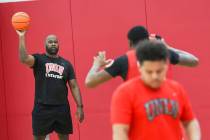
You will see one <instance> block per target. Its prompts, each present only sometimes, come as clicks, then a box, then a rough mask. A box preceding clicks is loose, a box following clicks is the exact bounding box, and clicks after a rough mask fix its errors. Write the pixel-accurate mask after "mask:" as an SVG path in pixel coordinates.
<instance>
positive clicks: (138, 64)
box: [137, 61, 141, 70]
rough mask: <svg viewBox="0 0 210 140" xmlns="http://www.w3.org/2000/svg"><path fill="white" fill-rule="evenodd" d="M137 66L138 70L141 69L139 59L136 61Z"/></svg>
mask: <svg viewBox="0 0 210 140" xmlns="http://www.w3.org/2000/svg"><path fill="white" fill-rule="evenodd" d="M137 67H138V69H139V70H140V69H141V64H140V62H139V61H137Z"/></svg>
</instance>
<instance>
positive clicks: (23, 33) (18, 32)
mask: <svg viewBox="0 0 210 140" xmlns="http://www.w3.org/2000/svg"><path fill="white" fill-rule="evenodd" d="M16 32H17V34H18V35H19V36H24V35H25V33H26V31H25V30H23V31H20V30H16Z"/></svg>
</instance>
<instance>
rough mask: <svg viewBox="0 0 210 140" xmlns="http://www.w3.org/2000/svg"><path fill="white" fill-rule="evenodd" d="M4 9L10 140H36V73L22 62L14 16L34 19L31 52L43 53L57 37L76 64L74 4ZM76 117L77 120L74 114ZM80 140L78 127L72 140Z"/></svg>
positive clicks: (26, 4) (48, 2)
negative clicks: (47, 42) (48, 37)
mask: <svg viewBox="0 0 210 140" xmlns="http://www.w3.org/2000/svg"><path fill="white" fill-rule="evenodd" d="M0 8H1V9H0V10H1V34H2V36H1V40H2V54H3V58H4V66H3V69H4V77H5V81H4V82H5V83H4V84H5V89H6V90H5V95H6V105H7V114H8V115H7V119H8V132H9V138H8V139H9V140H14V139H15V140H23V139H28V140H29V139H32V127H31V112H32V106H33V99H34V78H33V73H32V70H31V69H30V68H27V67H26V66H24V65H22V64H21V63H20V62H19V60H18V36H17V34H16V32H15V31H14V30H13V28H12V26H11V16H12V15H13V14H14V13H15V12H18V11H25V12H27V13H29V15H30V16H31V18H32V22H31V27H30V30H29V31H28V32H27V35H26V43H27V49H28V52H30V53H37V52H40V53H43V52H44V43H45V37H46V35H48V34H56V35H57V36H58V37H59V41H60V53H61V54H62V56H63V57H64V58H67V59H68V60H70V61H71V62H72V63H73V64H74V57H73V45H72V36H71V35H72V29H71V21H70V9H69V8H70V5H69V1H67V0H66V1H65V0H63V1H60V0H53V1H51V0H42V1H34V2H24V3H9V4H1V7H0ZM72 108H74V104H72ZM72 110H74V109H72ZM72 115H73V118H75V117H74V114H72ZM74 122H75V121H74ZM75 124H76V123H75ZM75 126H76V125H75ZM78 137H79V136H78V129H77V128H76V127H75V133H74V135H73V136H72V138H73V139H78ZM52 139H54V138H52Z"/></svg>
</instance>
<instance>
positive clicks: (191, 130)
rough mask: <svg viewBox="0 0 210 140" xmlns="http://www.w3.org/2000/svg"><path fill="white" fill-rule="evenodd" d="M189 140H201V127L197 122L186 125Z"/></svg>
mask: <svg viewBox="0 0 210 140" xmlns="http://www.w3.org/2000/svg"><path fill="white" fill-rule="evenodd" d="M184 127H185V130H186V133H187V136H188V138H189V140H201V132H200V126H199V123H198V121H197V120H193V121H190V122H187V123H184Z"/></svg>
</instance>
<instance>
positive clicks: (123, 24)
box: [0, 0, 210, 140]
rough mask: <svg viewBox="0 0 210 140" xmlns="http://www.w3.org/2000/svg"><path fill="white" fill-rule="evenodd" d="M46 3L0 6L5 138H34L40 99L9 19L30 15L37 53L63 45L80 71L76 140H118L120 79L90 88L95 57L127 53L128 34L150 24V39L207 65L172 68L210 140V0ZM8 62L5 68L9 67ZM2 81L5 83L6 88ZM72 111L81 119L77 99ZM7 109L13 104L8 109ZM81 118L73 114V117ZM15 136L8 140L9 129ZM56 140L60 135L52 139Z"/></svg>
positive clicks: (30, 41) (31, 42)
mask: <svg viewBox="0 0 210 140" xmlns="http://www.w3.org/2000/svg"><path fill="white" fill-rule="evenodd" d="M145 1H146V0H144V1H143V0H141V1H140V0H133V1H129V0H124V1H120V0H118V1H113V0H106V1H104V0H103V1H102V0H53V1H52V0H39V1H34V2H23V3H15V4H11V3H10V4H1V5H0V21H1V22H0V28H1V35H2V36H1V38H0V39H1V40H2V46H1V53H0V56H1V55H2V57H3V58H4V59H2V57H0V110H2V111H1V112H0V125H1V126H2V125H3V126H4V127H5V129H3V128H2V127H0V137H1V138H2V137H3V138H4V139H5V140H6V139H8V140H14V139H15V140H23V139H32V129H31V110H32V106H33V98H34V80H33V75H32V71H31V70H30V69H29V68H26V67H25V66H23V65H22V64H20V62H19V61H18V37H17V35H16V33H15V31H14V30H13V29H12V27H11V24H10V20H11V16H12V14H13V13H15V12H17V11H25V12H27V13H29V14H30V16H31V18H32V22H31V27H30V29H29V31H28V33H27V48H28V51H29V52H31V53H36V52H44V39H45V37H46V35H48V34H51V33H54V34H56V35H57V36H58V37H59V40H60V48H61V50H60V54H61V55H62V56H64V57H65V58H67V59H68V60H70V61H71V62H72V63H73V64H74V65H75V70H76V73H77V77H78V81H79V85H80V86H81V91H82V94H83V100H84V105H85V113H86V120H85V122H84V124H82V125H81V126H78V125H77V122H76V120H74V126H75V128H74V132H75V133H74V135H73V136H72V139H74V140H79V139H82V140H90V139H93V140H94V139H100V140H109V139H111V126H110V122H109V104H110V98H111V95H112V92H113V90H114V89H115V88H116V87H117V86H118V85H119V84H120V83H121V80H120V79H119V78H117V79H115V80H112V81H110V82H107V83H106V84H104V85H102V86H100V87H98V88H96V89H87V88H85V86H84V79H85V76H86V74H87V72H88V70H89V68H90V66H91V65H92V60H93V55H95V54H96V53H97V52H98V51H99V50H105V51H107V55H108V57H110V58H114V57H115V56H118V55H120V54H123V53H124V52H125V51H126V50H127V49H128V45H127V39H126V33H127V31H128V29H129V28H130V27H132V26H134V25H139V24H141V25H145V26H146V25H147V27H148V28H149V30H150V32H154V33H159V34H161V35H162V36H163V37H164V38H165V40H166V41H168V42H169V44H171V45H172V46H174V47H176V48H180V49H185V50H187V51H190V52H192V53H194V54H196V55H197V56H198V57H199V58H200V63H201V64H200V66H199V67H198V68H195V69H190V68H182V67H173V77H174V78H175V79H177V80H178V81H180V82H181V83H182V84H183V85H184V86H185V87H186V88H187V90H188V91H189V93H190V94H189V96H190V99H191V101H192V104H193V107H194V110H195V112H196V114H197V116H198V118H199V120H200V122H201V126H202V130H203V139H204V140H208V139H209V138H210V134H209V133H208V130H209V128H210V127H209V125H207V124H208V123H207V119H208V118H210V114H209V112H208V108H209V107H210V103H209V102H208V97H209V95H208V92H207V91H208V90H209V88H210V86H208V84H209V83H210V79H208V77H209V75H210V73H209V71H210V66H209V64H208V53H207V52H208V51H210V49H209V48H208V47H207V45H208V42H207V41H208V38H207V37H209V33H210V26H209V25H208V23H209V20H210V19H209V16H210V11H209V10H208V7H207V5H209V4H210V2H209V1H207V0H202V1H199V2H197V1H196V0H177V1H167V0H159V1H155V0H147V1H146V3H145ZM2 62H3V64H2ZM3 75H4V77H5V80H4V81H3V80H2V79H3ZM69 97H70V102H71V106H72V107H71V108H72V110H73V113H74V112H75V106H74V102H73V101H72V98H71V96H69ZM5 103H6V104H5ZM72 116H73V118H74V114H72ZM7 127H8V134H9V136H7V129H6V128H7ZM52 139H55V135H53V136H52Z"/></svg>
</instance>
